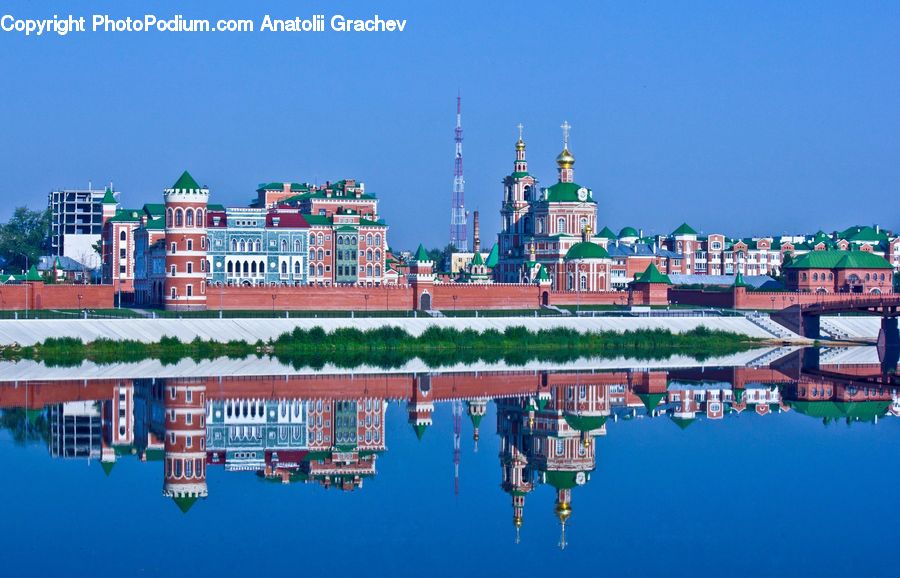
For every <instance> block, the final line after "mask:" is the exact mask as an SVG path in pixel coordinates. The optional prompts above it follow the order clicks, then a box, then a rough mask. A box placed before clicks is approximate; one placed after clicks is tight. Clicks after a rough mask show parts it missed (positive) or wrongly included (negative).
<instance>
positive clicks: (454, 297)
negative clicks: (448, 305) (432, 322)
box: [453, 295, 456, 313]
mask: <svg viewBox="0 0 900 578" xmlns="http://www.w3.org/2000/svg"><path fill="white" fill-rule="evenodd" d="M453 312H454V313H456V295H454V296H453Z"/></svg>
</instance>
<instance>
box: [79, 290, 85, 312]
mask: <svg viewBox="0 0 900 578" xmlns="http://www.w3.org/2000/svg"><path fill="white" fill-rule="evenodd" d="M82 297H83V295H82V294H81V293H79V294H78V310H79V311H81V312H82V315H84V308H83V307H82V306H81V299H82Z"/></svg>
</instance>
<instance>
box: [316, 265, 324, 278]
mask: <svg viewBox="0 0 900 578" xmlns="http://www.w3.org/2000/svg"><path fill="white" fill-rule="evenodd" d="M317 275H318V276H319V277H323V276H324V275H325V268H324V267H322V264H321V263H319V271H318V273H317Z"/></svg>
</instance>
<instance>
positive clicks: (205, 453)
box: [0, 352, 900, 576]
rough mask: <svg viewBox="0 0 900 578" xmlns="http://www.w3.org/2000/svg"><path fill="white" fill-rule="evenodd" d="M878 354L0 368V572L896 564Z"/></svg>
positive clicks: (460, 572) (413, 572) (683, 572)
mask: <svg viewBox="0 0 900 578" xmlns="http://www.w3.org/2000/svg"><path fill="white" fill-rule="evenodd" d="M871 357H872V356H871V355H869V356H868V357H867V356H866V355H862V356H860V355H859V354H858V353H854V352H850V353H849V354H847V353H846V352H845V354H843V357H842V354H841V352H838V353H837V354H829V355H822V357H821V358H820V360H819V363H818V364H816V363H814V362H813V363H809V362H807V363H804V360H803V358H802V355H800V354H793V355H789V356H787V357H782V358H780V359H773V360H772V362H771V365H769V364H762V365H755V366H747V367H736V368H734V367H732V368H728V367H724V368H715V367H705V368H700V367H695V368H692V367H684V368H669V369H649V368H635V369H630V370H621V371H595V370H590V369H581V370H577V371H566V372H547V371H507V372H501V371H497V372H477V373H475V372H457V373H440V372H438V373H432V374H425V373H420V374H370V375H326V374H321V375H308V376H257V377H245V378H237V377H219V376H213V377H195V378H179V379H163V378H153V377H149V376H148V377H147V378H143V379H106V380H98V379H76V378H77V377H78V376H77V375H76V374H77V371H75V372H74V373H73V376H72V378H73V379H71V380H54V381H18V382H0V406H2V407H3V408H4V409H3V429H2V430H0V454H2V459H3V463H4V464H6V475H4V476H2V477H0V491H2V494H3V495H4V496H5V497H6V499H5V505H4V520H5V521H6V524H7V526H8V532H7V534H6V537H5V540H3V545H2V546H0V554H2V558H3V561H4V562H3V564H4V572H3V573H4V575H7V576H13V575H21V574H22V573H32V574H33V573H34V572H37V573H38V574H52V573H66V574H71V575H86V574H89V573H90V574H92V575H99V576H113V575H116V576H119V575H124V576H129V575H137V574H143V575H154V576H155V575H160V574H161V573H165V575H171V576H200V575H213V576H215V575H218V576H230V575H240V576H246V575H250V574H251V573H258V574H261V575H262V574H270V573H272V572H279V573H287V575H302V574H313V575H315V574H319V573H323V574H324V575H332V576H341V575H360V574H367V573H374V574H379V575H380V574H390V575H402V576H423V575H439V576H479V575H486V574H488V573H492V574H496V573H498V572H503V573H509V574H514V575H516V574H517V575H526V574H527V575H535V573H536V572H546V571H554V572H579V573H580V572H591V573H592V574H593V575H610V576H620V575H631V576H640V575H679V576H694V575H723V574H724V575H744V576H759V575H797V574H800V575H828V576H843V575H859V576H896V575H897V574H898V570H897V567H896V561H895V560H894V558H895V552H896V543H897V536H898V532H897V530H898V529H900V524H898V517H897V514H896V504H895V501H896V493H897V483H898V481H900V465H898V457H900V452H898V450H897V448H898V447H900V446H898V440H900V419H898V417H897V416H896V415H897V414H898V413H900V402H898V396H897V391H896V390H894V389H892V388H891V387H886V386H885V385H884V381H883V380H884V379H887V380H888V383H891V380H893V379H895V378H896V375H891V374H889V373H888V374H887V375H885V372H886V371H888V372H889V371H890V369H888V370H886V369H885V368H884V367H882V366H881V365H879V364H878V363H877V358H876V360H875V361H876V362H874V363H873V362H871V361H872V360H871V359H870V358H871ZM860 359H862V361H860ZM842 360H843V361H842ZM848 360H849V361H848ZM893 370H894V372H896V368H893ZM893 383H896V382H895V381H894V382H893Z"/></svg>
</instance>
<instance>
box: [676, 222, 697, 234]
mask: <svg viewBox="0 0 900 578" xmlns="http://www.w3.org/2000/svg"><path fill="white" fill-rule="evenodd" d="M696 234H697V231H695V230H694V228H693V227H691V226H690V225H688V224H687V223H681V226H680V227H678V228H677V229H675V230H674V231H672V236H673V237H675V236H680V235H696Z"/></svg>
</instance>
